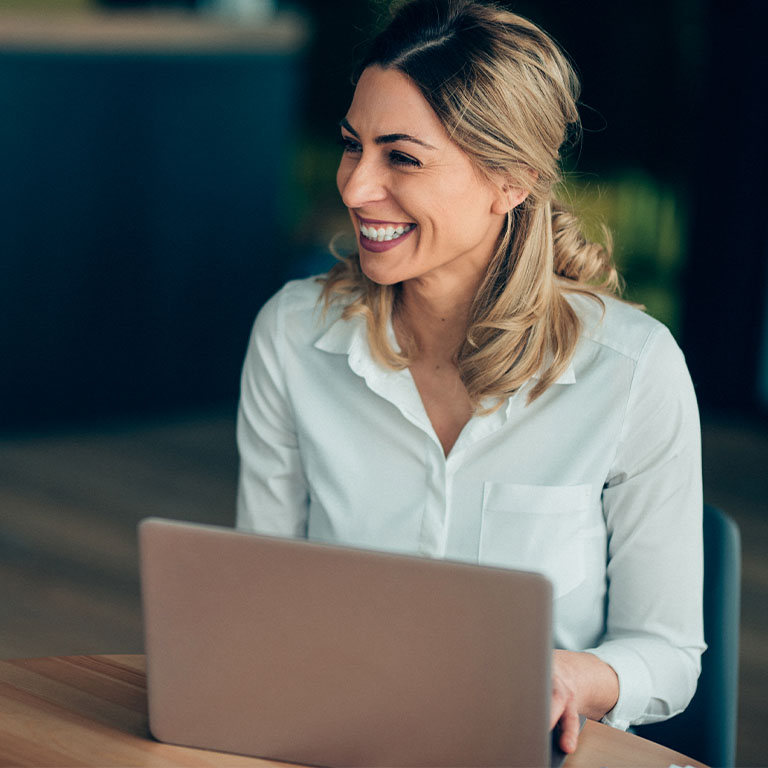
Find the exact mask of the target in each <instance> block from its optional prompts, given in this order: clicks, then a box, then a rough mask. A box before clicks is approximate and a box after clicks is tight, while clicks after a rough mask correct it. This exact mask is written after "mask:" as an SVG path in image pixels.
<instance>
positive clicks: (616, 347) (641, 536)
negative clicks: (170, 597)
mask: <svg viewBox="0 0 768 768" xmlns="http://www.w3.org/2000/svg"><path fill="white" fill-rule="evenodd" d="M356 79H357V86H356V89H355V94H354V98H353V100H352V103H351V105H350V107H349V109H348V111H347V113H346V115H345V116H344V118H343V119H342V120H341V123H340V138H341V142H342V148H343V152H342V155H341V159H340V162H339V168H338V172H337V177H336V180H337V185H338V189H339V193H340V195H341V199H342V202H343V203H344V205H345V206H346V208H347V209H348V212H349V215H350V218H351V221H352V225H353V227H354V229H355V234H356V237H357V245H358V248H357V251H356V252H355V253H354V254H352V255H351V256H349V257H347V258H345V259H343V260H341V261H340V262H339V263H338V264H337V265H336V266H335V267H334V268H333V269H331V270H330V272H329V273H328V274H327V275H324V276H321V277H320V278H316V279H310V280H304V281H297V282H294V283H289V284H288V285H287V286H286V287H285V288H284V289H283V290H282V291H281V292H280V293H279V294H278V295H277V296H275V297H274V298H273V299H272V300H271V301H270V302H268V304H267V305H266V306H265V307H264V308H263V309H262V311H261V312H260V314H259V317H258V318H257V320H256V324H255V326H254V331H253V335H252V338H251V345H250V347H249V350H248V355H247V358H246V361H245V366H244V369H243V378H242V390H241V401H240V413H239V421H238V443H239V448H240V455H241V471H240V491H239V498H238V524H239V525H240V526H241V527H243V528H246V529H250V530H255V531H260V532H262V533H272V534H280V535H292V536H308V537H310V538H313V539H318V540H322V541H329V542H338V543H344V544H348V545H355V546H362V547H373V548H379V549H389V550H396V551H400V552H410V553H414V554H421V555H426V556H431V557H447V558H452V559H458V560H464V561H470V562H475V563H482V564H487V565H494V566H502V567H511V568H520V569H524V570H533V571H539V572H541V573H544V574H545V575H546V576H547V577H548V578H549V579H550V580H551V581H552V584H553V587H554V595H555V622H554V637H555V644H556V646H557V650H556V651H555V654H554V658H553V695H552V724H553V725H554V724H555V723H557V722H559V723H560V725H561V728H562V735H561V745H562V747H563V749H565V750H566V751H572V750H573V748H574V747H575V742H576V738H577V734H578V716H577V715H578V714H584V715H587V716H588V717H591V718H595V719H601V718H602V719H605V721H606V722H609V723H610V724H612V725H615V726H617V727H627V726H628V725H630V724H632V723H644V722H653V721H656V720H660V719H664V718H666V717H669V716H671V715H673V714H675V713H677V712H679V711H681V710H682V709H683V708H684V707H685V706H686V704H687V702H688V701H689V699H690V698H691V696H692V694H693V691H694V689H695V686H696V679H697V676H698V673H699V668H700V662H699V660H700V655H701V651H702V649H703V639H702V621H701V580H702V565H701V559H702V558H701V508H702V504H701V473H700V450H699V433H698V415H697V409H696V401H695V397H694V394H693V389H692V386H691V382H690V378H689V376H688V372H687V370H686V368H685V363H684V361H683V358H682V355H681V353H680V350H679V349H678V348H677V346H676V344H675V342H674V340H673V339H672V337H671V335H670V334H669V332H668V331H667V330H666V328H664V327H663V326H662V325H660V324H659V323H657V322H656V321H654V320H653V319H651V318H650V317H648V316H646V315H645V314H643V313H642V312H641V311H640V310H639V309H637V308H635V307H631V306H629V305H628V304H625V303H623V302H621V301H620V300H618V299H617V298H615V297H614V296H612V295H611V294H612V293H613V292H614V291H615V289H616V287H617V285H618V275H617V273H616V270H615V268H614V266H613V263H612V261H611V254H610V247H609V245H600V244H597V243H592V242H589V241H587V240H586V239H585V238H584V236H583V235H582V234H581V230H580V227H579V222H578V219H577V218H576V217H575V216H574V214H573V213H572V212H571V211H570V210H568V209H567V208H566V207H565V206H564V205H562V204H561V203H560V202H559V201H558V200H557V199H556V198H555V196H554V190H555V188H556V186H557V184H558V182H559V181H560V180H561V172H560V151H561V147H562V146H563V145H564V144H566V143H567V142H568V140H569V138H570V137H572V136H574V135H577V134H578V113H577V108H576V99H577V96H578V82H577V80H576V77H575V75H574V73H573V70H572V68H571V66H570V65H569V63H568V61H567V59H566V57H565V56H564V54H563V53H562V52H561V51H560V50H559V49H558V47H557V46H556V44H555V43H554V42H553V41H552V40H551V39H550V38H549V37H548V36H547V35H546V33H544V32H543V31H542V30H541V29H540V28H538V27H537V26H536V25H535V24H533V23H531V22H530V21H528V20H526V19H523V18H521V17H520V16H517V15H515V14H512V13H510V12H508V11H505V10H502V9H500V8H498V7H497V6H495V5H493V4H491V3H480V2H472V1H471V0H414V1H413V2H409V3H405V4H404V5H402V6H401V7H400V9H399V10H398V11H397V13H396V15H395V16H394V18H393V20H392V22H391V24H390V26H389V27H388V28H387V29H386V30H384V32H382V33H381V34H380V35H379V36H378V37H376V38H375V39H374V40H373V42H372V44H371V47H370V50H369V52H368V54H367V55H366V56H365V58H364V59H363V62H362V64H361V66H360V68H359V71H358V73H357V78H356ZM318 304H320V305H321V307H322V308H323V311H318Z"/></svg>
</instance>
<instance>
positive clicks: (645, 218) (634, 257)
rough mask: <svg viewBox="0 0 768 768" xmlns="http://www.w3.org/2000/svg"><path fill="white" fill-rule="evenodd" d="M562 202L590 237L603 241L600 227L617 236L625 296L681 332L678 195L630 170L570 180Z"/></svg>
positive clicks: (682, 243)
mask: <svg viewBox="0 0 768 768" xmlns="http://www.w3.org/2000/svg"><path fill="white" fill-rule="evenodd" d="M563 197H564V199H565V200H567V201H569V202H570V203H571V204H572V205H573V206H574V208H575V209H576V213H577V214H578V215H579V216H580V217H581V219H582V220H583V222H584V229H585V234H586V235H587V236H588V237H590V238H594V239H597V240H600V239H601V236H602V235H601V232H600V223H601V222H602V223H605V224H606V225H607V226H608V228H609V229H610V230H611V232H612V233H613V236H614V248H615V251H614V256H615V260H616V263H617V265H618V267H619V271H620V272H621V274H622V276H623V277H624V280H625V282H626V291H625V294H624V295H625V297H626V298H627V299H630V300H632V301H636V302H638V303H640V304H643V305H645V307H646V310H647V311H648V313H649V314H651V315H653V316H654V317H656V318H657V319H659V320H661V321H662V322H663V323H664V324H665V325H667V326H669V328H670V330H672V332H673V333H677V331H678V330H679V327H680V309H681V308H680V303H679V277H680V270H681V268H682V266H683V262H684V257H685V252H686V222H687V214H686V210H685V206H684V204H683V202H682V200H681V197H680V195H679V193H677V192H676V191H675V190H674V189H673V188H672V187H670V186H666V185H664V184H662V183H660V182H658V181H657V180H655V179H654V178H652V177H651V176H650V175H648V174H647V173H645V172H644V171H640V170H632V171H625V172H623V173H616V174H614V175H612V176H611V177H608V178H605V179H600V180H599V181H593V182H589V181H588V180H585V179H583V178H577V177H571V178H569V179H568V181H567V183H566V185H565V190H564V194H563Z"/></svg>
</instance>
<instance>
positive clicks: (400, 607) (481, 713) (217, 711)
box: [139, 519, 552, 768]
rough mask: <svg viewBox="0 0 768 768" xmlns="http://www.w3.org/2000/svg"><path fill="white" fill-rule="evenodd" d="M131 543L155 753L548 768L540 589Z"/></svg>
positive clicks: (488, 571)
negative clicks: (184, 750)
mask: <svg viewBox="0 0 768 768" xmlns="http://www.w3.org/2000/svg"><path fill="white" fill-rule="evenodd" d="M139 543H140V558H141V585H142V601H143V610H144V631H145V651H146V655H147V684H148V699H149V724H150V730H151V731H152V734H153V735H154V736H155V737H156V738H157V739H159V740H160V741H165V742H171V743H175V744H182V745H186V746H195V747H203V748H207V749H215V750H222V751H225V752H234V753H239V754H245V755H252V756H258V757H266V758H271V759H275V760H283V761H289V762H296V763H302V764H308V765H326V766H339V767H341V766H390V767H391V766H443V768H449V767H450V766H532V765H548V764H549V748H550V747H549V741H550V739H549V728H548V725H549V723H548V720H549V697H550V658H551V648H552V645H551V642H552V641H551V604H552V596H551V585H550V584H549V582H548V581H547V580H546V579H545V578H543V577H541V576H539V575H536V574H532V573H526V572H520V571H511V570H505V569H498V568H486V567H480V566H475V565H469V564H464V563H454V562H448V561H442V560H430V559H426V558H420V557H410V556H405V555H393V554H387V553H381V552H372V551H368V550H358V549H352V548H345V547H337V546H330V545H325V544H318V543H313V542H308V541H305V540H292V539H282V538H271V537H264V536H257V535H255V534H251V533H245V532H240V531H235V530H232V529H228V528H219V527H214V526H204V525H197V524H190V523H180V522H172V521H165V520H157V519H148V520H145V521H143V522H142V523H141V524H140V527H139Z"/></svg>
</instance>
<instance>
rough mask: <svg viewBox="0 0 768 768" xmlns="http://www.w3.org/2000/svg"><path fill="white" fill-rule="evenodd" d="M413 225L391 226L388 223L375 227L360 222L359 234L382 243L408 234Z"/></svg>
mask: <svg viewBox="0 0 768 768" xmlns="http://www.w3.org/2000/svg"><path fill="white" fill-rule="evenodd" d="M415 226H416V225H415V224H405V225H403V224H398V225H397V226H396V227H393V226H392V225H391V224H389V225H387V226H386V227H381V226H380V227H375V226H369V225H366V224H362V223H361V224H360V234H361V235H362V236H363V237H364V238H366V239H367V240H371V241H373V242H374V243H383V242H389V241H390V240H397V239H398V238H400V237H402V236H403V235H405V234H408V232H410V231H411V230H412V229H413V228H414V227H415Z"/></svg>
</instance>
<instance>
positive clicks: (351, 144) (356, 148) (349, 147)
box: [339, 135, 362, 153]
mask: <svg viewBox="0 0 768 768" xmlns="http://www.w3.org/2000/svg"><path fill="white" fill-rule="evenodd" d="M339 145H340V146H341V148H342V149H343V150H344V152H353V153H358V152H361V151H362V147H361V146H360V143H359V142H358V141H355V139H353V138H351V137H350V136H343V135H342V136H339Z"/></svg>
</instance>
